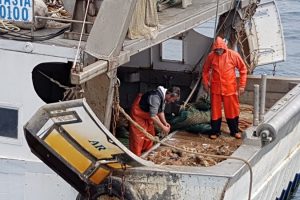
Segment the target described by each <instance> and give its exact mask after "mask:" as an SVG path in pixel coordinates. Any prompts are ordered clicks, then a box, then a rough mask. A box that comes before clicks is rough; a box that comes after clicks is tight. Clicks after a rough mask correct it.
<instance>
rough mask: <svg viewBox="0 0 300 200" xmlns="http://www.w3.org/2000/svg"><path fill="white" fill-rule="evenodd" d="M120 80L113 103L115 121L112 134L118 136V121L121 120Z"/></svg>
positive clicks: (117, 82) (115, 88)
mask: <svg viewBox="0 0 300 200" xmlns="http://www.w3.org/2000/svg"><path fill="white" fill-rule="evenodd" d="M119 87H120V80H119V79H117V81H116V84H115V86H114V101H113V121H112V134H113V135H114V136H116V129H117V121H118V120H119V114H120V110H119V105H120V94H119Z"/></svg>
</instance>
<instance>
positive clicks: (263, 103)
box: [259, 74, 267, 122]
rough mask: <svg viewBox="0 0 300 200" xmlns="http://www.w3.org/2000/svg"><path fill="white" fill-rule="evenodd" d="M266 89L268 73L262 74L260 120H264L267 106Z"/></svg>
mask: <svg viewBox="0 0 300 200" xmlns="http://www.w3.org/2000/svg"><path fill="white" fill-rule="evenodd" d="M266 90H267V75H266V74H262V75H261V92H260V107H259V121H260V122H263V121H264V115H265V106H266Z"/></svg>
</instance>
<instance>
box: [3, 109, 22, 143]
mask: <svg viewBox="0 0 300 200" xmlns="http://www.w3.org/2000/svg"><path fill="white" fill-rule="evenodd" d="M18 115H19V112H18V110H17V109H13V108H4V107H0V136H1V137H8V138H13V139H17V138H18V118H19V117H18Z"/></svg>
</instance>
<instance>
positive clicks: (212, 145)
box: [144, 104, 253, 167]
mask: <svg viewBox="0 0 300 200" xmlns="http://www.w3.org/2000/svg"><path fill="white" fill-rule="evenodd" d="M252 110H253V109H252V106H249V105H246V104H242V105H241V114H240V123H239V128H240V131H241V132H243V131H244V130H245V129H247V128H248V127H250V126H251V125H252V121H253V120H252V116H253V114H252ZM223 116H224V115H223ZM221 132H222V135H221V136H220V137H219V138H217V139H215V140H211V139H209V138H208V136H207V135H204V134H201V133H199V134H193V133H188V132H184V131H178V132H176V133H175V134H174V135H173V136H172V137H171V138H169V139H167V140H166V141H165V142H166V143H168V144H170V145H174V146H176V147H180V148H182V149H185V150H188V151H191V152H195V153H206V154H213V155H224V156H230V155H231V154H232V153H233V152H234V151H235V150H236V149H237V148H238V147H239V146H241V145H242V144H243V140H240V139H235V138H234V137H231V136H230V135H229V130H228V126H227V123H226V120H225V119H224V118H223V120H222V126H221ZM144 157H145V159H147V160H150V161H152V162H154V163H155V164H159V165H177V166H205V167H208V166H213V165H216V164H217V163H219V162H221V161H223V160H224V159H221V158H212V157H203V156H199V155H193V154H188V153H185V152H180V151H178V150H175V149H172V148H170V147H166V146H162V145H157V146H156V147H154V148H153V150H151V152H149V153H147V154H146V155H144Z"/></svg>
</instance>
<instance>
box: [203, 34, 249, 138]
mask: <svg viewBox="0 0 300 200" xmlns="http://www.w3.org/2000/svg"><path fill="white" fill-rule="evenodd" d="M236 69H238V71H239V74H240V81H239V84H238V83H237V80H236V75H235V74H236V72H235V70H236ZM246 80H247V68H246V65H245V63H244V61H243V60H242V58H241V57H240V55H239V54H238V53H237V52H235V51H233V50H231V49H228V48H227V45H226V43H225V42H224V41H223V39H222V38H220V37H217V39H216V40H215V42H214V44H213V47H212V52H210V54H209V55H208V57H207V59H206V61H205V63H204V66H203V71H202V81H203V82H202V84H203V88H204V90H205V91H206V92H210V96H211V126H212V133H211V135H210V138H211V139H216V138H217V137H218V136H219V135H220V134H221V133H220V129H221V122H222V102H223V107H224V113H225V117H226V121H227V124H228V127H229V130H230V135H231V136H234V137H236V138H237V139H240V138H241V137H242V136H241V134H240V133H239V131H238V122H239V114H240V108H239V106H240V105H239V99H238V96H239V95H241V94H243V93H244V92H245V86H246Z"/></svg>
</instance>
